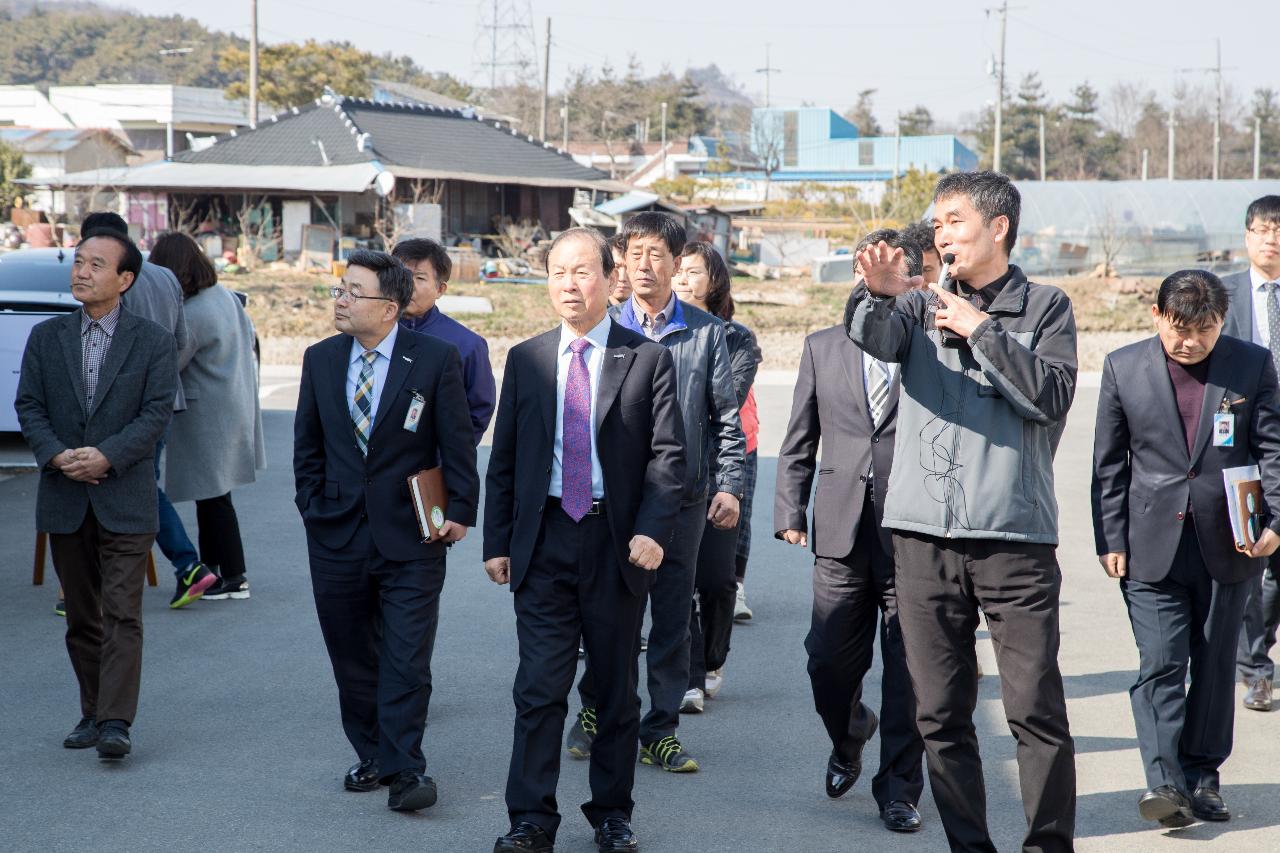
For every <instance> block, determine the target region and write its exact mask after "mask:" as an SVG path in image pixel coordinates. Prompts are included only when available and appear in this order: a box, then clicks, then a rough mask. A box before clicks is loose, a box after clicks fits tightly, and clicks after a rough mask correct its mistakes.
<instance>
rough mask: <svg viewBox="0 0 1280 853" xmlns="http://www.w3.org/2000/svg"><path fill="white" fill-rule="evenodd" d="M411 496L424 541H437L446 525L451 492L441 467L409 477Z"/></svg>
mask: <svg viewBox="0 0 1280 853" xmlns="http://www.w3.org/2000/svg"><path fill="white" fill-rule="evenodd" d="M409 497H410V499H411V500H412V501H413V514H414V515H415V516H416V517H417V519H418V530H419V532H421V533H422V541H423V542H435V541H436V540H437V539H439V538H440V528H441V527H443V526H444V513H445V510H447V509H448V508H449V494H448V492H446V491H445V489H444V472H443V471H441V470H440V468H439V467H436V468H427V469H425V470H422V471H419V472H418V473H416V474H414V475H413V476H412V477H410V478H409Z"/></svg>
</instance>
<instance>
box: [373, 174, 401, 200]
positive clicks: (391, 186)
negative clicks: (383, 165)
mask: <svg viewBox="0 0 1280 853" xmlns="http://www.w3.org/2000/svg"><path fill="white" fill-rule="evenodd" d="M395 188H396V176H395V175H393V174H391V173H390V172H379V173H378V176H377V177H376V178H374V179H373V190H374V192H376V193H377V194H378V195H380V196H382V197H383V198H386V197H387V196H389V195H391V193H392V192H393V191H394V190H395Z"/></svg>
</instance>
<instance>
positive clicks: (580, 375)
mask: <svg viewBox="0 0 1280 853" xmlns="http://www.w3.org/2000/svg"><path fill="white" fill-rule="evenodd" d="M589 346H591V342H590V341H589V340H587V339H586V338H578V339H577V340H576V341H574V342H573V343H571V344H569V349H571V350H573V356H572V357H571V358H570V359H569V376H568V378H567V379H566V381H565V383H564V414H563V418H562V422H561V425H560V429H561V444H562V446H563V450H562V455H561V458H560V476H561V479H560V507H561V508H562V509H563V510H564V511H565V512H566V513H567V514H568V515H569V517H570V518H572V519H573V520H574V521H581V520H582V517H583V516H584V515H586V514H587V511H588V510H590V509H591V374H590V373H588V372H587V360H586V358H585V357H583V355H582V354H583V352H585V351H586V349H587V347H589Z"/></svg>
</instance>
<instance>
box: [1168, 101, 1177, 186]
mask: <svg viewBox="0 0 1280 853" xmlns="http://www.w3.org/2000/svg"><path fill="white" fill-rule="evenodd" d="M1174 127H1175V122H1174V118H1173V107H1170V108H1169V180H1171V181H1172V180H1173V160H1174V151H1175V150H1176V149H1175V147H1174V142H1175V140H1174V138H1173V128H1174Z"/></svg>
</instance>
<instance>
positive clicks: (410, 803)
mask: <svg viewBox="0 0 1280 853" xmlns="http://www.w3.org/2000/svg"><path fill="white" fill-rule="evenodd" d="M435 804H436V783H435V780H434V779H432V778H431V777H430V776H424V775H423V774H421V773H419V772H418V771H416V770H401V771H400V772H399V773H397V774H396V775H395V778H394V779H392V780H391V790H390V792H389V793H388V794H387V808H389V809H391V810H392V811H393V812H416V811H418V810H420V809H425V808H430V807H431V806H434V805H435Z"/></svg>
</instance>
